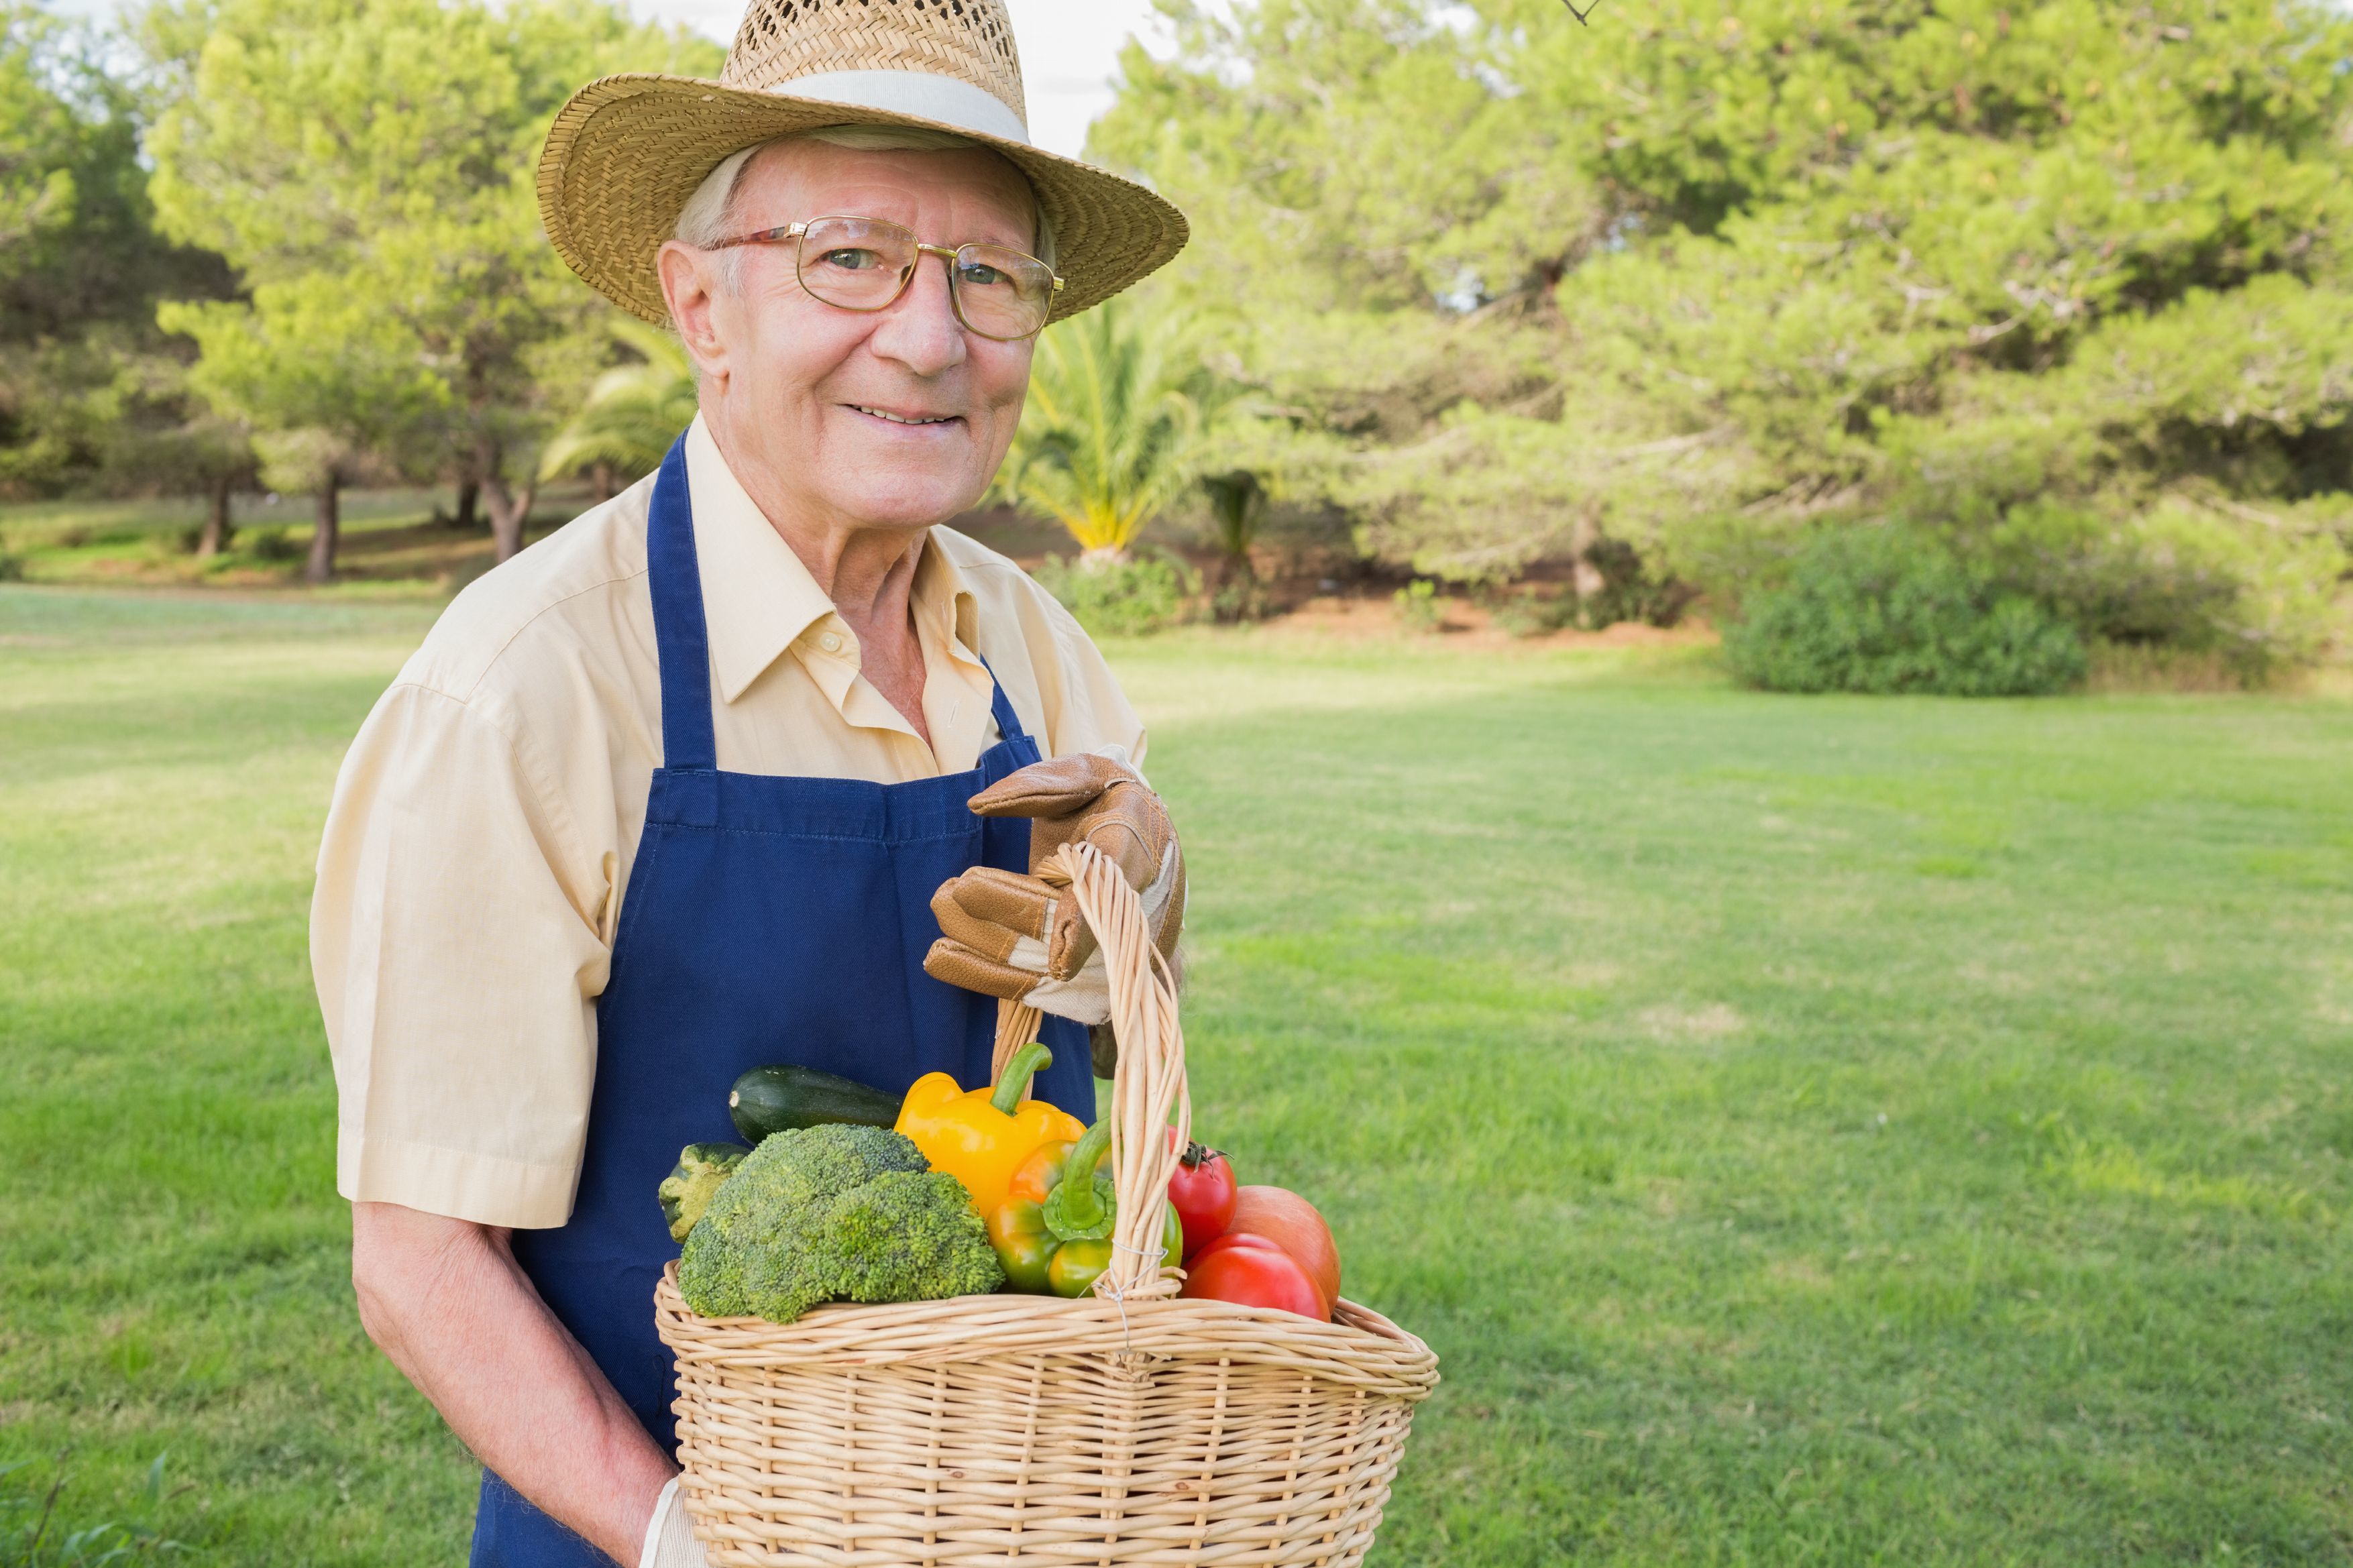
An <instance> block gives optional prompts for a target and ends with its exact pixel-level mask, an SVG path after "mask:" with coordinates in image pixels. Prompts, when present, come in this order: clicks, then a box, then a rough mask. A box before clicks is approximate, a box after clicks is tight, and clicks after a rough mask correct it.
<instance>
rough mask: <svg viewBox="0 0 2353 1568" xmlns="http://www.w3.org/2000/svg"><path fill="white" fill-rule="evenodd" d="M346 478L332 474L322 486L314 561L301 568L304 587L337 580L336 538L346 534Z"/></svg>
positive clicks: (313, 541)
mask: <svg viewBox="0 0 2353 1568" xmlns="http://www.w3.org/2000/svg"><path fill="white" fill-rule="evenodd" d="M342 487H343V477H342V476H341V475H339V474H329V475H328V476H327V477H326V479H323V480H322V481H321V482H320V485H319V525H318V527H317V528H315V529H313V530H312V531H311V558H310V559H309V560H308V561H306V562H304V563H303V564H302V581H304V582H305V583H332V582H333V581H334V580H335V542H336V537H335V536H336V535H337V534H338V533H340V532H341V531H342V530H343V495H342Z"/></svg>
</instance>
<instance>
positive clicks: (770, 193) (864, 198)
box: [734, 139, 1038, 248]
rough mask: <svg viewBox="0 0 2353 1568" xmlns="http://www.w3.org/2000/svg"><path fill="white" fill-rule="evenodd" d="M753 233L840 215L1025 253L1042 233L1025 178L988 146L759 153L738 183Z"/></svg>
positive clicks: (824, 145)
mask: <svg viewBox="0 0 2353 1568" xmlns="http://www.w3.org/2000/svg"><path fill="white" fill-rule="evenodd" d="M734 206H735V209H736V211H737V213H738V214H739V215H740V216H742V217H744V219H746V220H748V221H749V222H751V223H753V224H754V225H771V224H785V223H794V222H798V221H801V220H804V219H807V218H812V217H824V216H837V215H838V216H853V217H880V218H889V219H890V220H891V221H892V222H893V223H900V224H904V225H905V226H908V227H910V228H912V229H914V230H915V231H916V232H917V233H918V234H920V235H921V236H922V237H923V238H924V239H926V240H933V241H938V240H943V239H944V240H947V241H949V242H950V243H953V244H959V245H960V244H964V243H965V242H967V241H971V240H989V241H994V242H996V243H997V244H1000V245H1011V246H1018V247H1025V248H1026V247H1028V246H1029V243H1030V241H1031V239H1032V237H1034V236H1035V234H1036V232H1037V228H1038V198H1037V196H1036V195H1035V194H1034V193H1033V192H1032V191H1031V190H1030V187H1029V178H1028V177H1027V176H1026V175H1024V174H1022V173H1021V171H1020V170H1018V169H1017V168H1015V167H1014V166H1013V164H1012V163H1010V162H1008V160H1007V159H1005V158H1003V157H1001V156H999V155H998V154H997V153H994V152H991V151H990V150H989V149H987V148H986V147H962V148H955V149H947V150H940V151H928V150H927V151H912V150H910V151H898V150H893V151H890V152H868V151H864V150H861V149H858V148H851V147H837V146H835V145H833V144H831V143H830V142H815V141H808V140H806V139H795V140H791V141H785V142H774V143H772V144H770V145H769V146H766V147H763V148H762V149H760V151H759V152H758V153H754V155H753V158H752V160H751V162H750V163H747V164H745V165H744V173H743V175H742V176H741V178H740V179H739V180H738V182H737V184H736V199H735V203H734Z"/></svg>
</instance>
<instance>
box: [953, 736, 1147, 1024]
mask: <svg viewBox="0 0 2353 1568" xmlns="http://www.w3.org/2000/svg"><path fill="white" fill-rule="evenodd" d="M970 804H971V806H972V809H973V810H974V811H975V812H976V813H978V814H979V815H980V816H1026V817H1029V818H1030V819H1031V826H1030V829H1029V872H1030V874H1029V876H1026V877H1024V876H1018V875H1016V874H1015V873H1013V872H1011V871H1000V870H998V869H997V868H994V867H990V866H976V867H974V868H972V869H971V870H969V871H966V872H965V873H964V875H962V876H960V877H955V878H953V879H949V880H948V881H946V882H944V883H942V884H941V885H940V890H939V891H938V892H937V893H935V894H934V895H933V896H932V913H933V914H934V915H935V916H937V917H938V919H939V922H940V930H941V931H942V932H943V933H944V934H943V935H942V936H941V938H940V940H939V941H937V942H934V943H933V944H932V951H931V952H930V953H929V954H928V955H927V956H926V957H925V958H924V960H923V972H924V973H927V974H929V975H931V976H932V977H933V978H934V979H935V980H944V981H946V982H947V983H948V984H951V985H961V986H963V987H964V988H965V990H967V991H977V992H979V993H981V994H983V995H987V996H998V997H1003V998H1006V999H1007V1000H1009V1001H1016V1002H1027V1003H1029V1005H1031V1006H1033V1007H1035V1008H1037V1009H1038V1010H1039V1011H1040V1012H1043V1013H1051V1014H1054V1015H1055V1016H1058V1017H1063V1018H1070V1019H1073V1020H1075V1021H1077V1022H1078V1023H1082V1024H1086V1025H1090V1026H1092V1025H1100V1024H1107V1023H1109V1022H1110V1021H1111V990H1110V984H1109V982H1108V981H1107V980H1106V979H1105V977H1104V973H1103V954H1102V952H1100V951H1099V950H1098V949H1097V948H1096V945H1095V937H1094V932H1092V931H1089V930H1088V929H1087V926H1086V922H1085V921H1082V920H1081V919H1080V918H1079V910H1078V905H1077V904H1076V902H1075V901H1074V900H1072V899H1071V897H1070V885H1069V882H1068V881H1067V880H1066V879H1062V878H1060V877H1058V876H1056V875H1054V874H1053V873H1052V872H1051V871H1050V870H1048V869H1045V868H1046V863H1047V862H1048V861H1049V860H1050V859H1052V858H1053V856H1054V852H1055V851H1056V850H1058V849H1060V848H1061V847H1062V846H1063V845H1065V844H1069V843H1072V842H1079V843H1085V844H1092V846H1094V847H1096V848H1097V849H1099V850H1101V851H1102V852H1103V854H1104V855H1106V856H1108V857H1109V858H1111V860H1112V861H1113V864H1115V865H1116V866H1118V867H1119V868H1120V872H1121V874H1122V875H1124V877H1126V879H1127V884H1128V886H1129V887H1131V888H1134V889H1135V890H1136V892H1137V894H1138V895H1139V896H1140V897H1141V898H1142V900H1143V901H1144V920H1145V926H1146V927H1147V928H1148V929H1149V930H1151V931H1152V932H1153V941H1154V942H1155V945H1157V946H1158V947H1159V949H1160V953H1161V956H1162V957H1164V958H1166V959H1167V960H1168V961H1169V963H1171V964H1172V965H1173V964H1174V963H1176V936H1177V932H1178V931H1181V930H1182V929H1183V927H1184V924H1185V857H1184V853H1183V851H1182V850H1180V849H1179V848H1178V847H1177V844H1176V829H1175V828H1174V827H1173V826H1170V825H1169V821H1168V813H1167V810H1166V808H1165V807H1164V806H1162V805H1161V804H1160V797H1159V796H1158V795H1155V794H1153V793H1152V791H1151V789H1150V788H1149V786H1147V785H1146V784H1145V782H1144V781H1143V779H1141V778H1139V777H1138V776H1136V773H1134V770H1133V769H1131V768H1129V767H1127V766H1126V765H1125V764H1124V763H1119V762H1115V761H1113V759H1111V758H1109V757H1105V756H1099V755H1096V754H1094V753H1092V752H1088V753H1084V754H1082V755H1079V756H1075V757H1057V758H1055V759H1054V760H1053V761H1051V762H1047V763H1031V764H1030V765H1029V766H1028V767H1026V768H1023V769H1022V770H1021V771H1020V772H1018V773H1014V774H1012V775H1011V776H1010V777H1008V778H1005V779H1002V780H999V781H998V782H997V784H992V785H991V786H989V787H988V788H987V789H985V790H983V791H981V792H980V793H979V794H978V795H974V796H973V797H972V800H971V803H970Z"/></svg>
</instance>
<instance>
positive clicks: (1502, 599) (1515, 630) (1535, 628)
mask: <svg viewBox="0 0 2353 1568" xmlns="http://www.w3.org/2000/svg"><path fill="white" fill-rule="evenodd" d="M1581 607H1582V606H1581V605H1579V604H1578V602H1577V590H1576V589H1575V588H1573V587H1572V588H1569V589H1567V591H1565V592H1563V593H1559V594H1555V595H1552V596H1550V597H1549V598H1547V597H1546V596H1545V595H1544V594H1543V593H1541V592H1539V591H1531V592H1528V593H1522V594H1514V593H1502V594H1498V595H1495V597H1494V599H1493V602H1492V603H1491V604H1490V605H1488V607H1487V614H1488V616H1489V617H1490V618H1491V619H1492V620H1493V622H1494V623H1495V625H1496V626H1499V627H1501V628H1502V629H1503V630H1504V632H1506V633H1508V634H1509V635H1511V636H1513V637H1543V636H1544V635H1545V634H1546V633H1547V632H1556V631H1560V630H1562V629H1563V628H1565V627H1567V626H1575V625H1576V624H1577V614H1578V611H1579V610H1580V609H1581Z"/></svg>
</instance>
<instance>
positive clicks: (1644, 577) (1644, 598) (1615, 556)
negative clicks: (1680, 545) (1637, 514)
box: [1583, 534, 1699, 631]
mask: <svg viewBox="0 0 2353 1568" xmlns="http://www.w3.org/2000/svg"><path fill="white" fill-rule="evenodd" d="M1585 563H1586V564H1587V565H1588V566H1590V567H1592V568H1593V570H1594V572H1595V573H1596V574H1599V576H1600V578H1601V586H1600V587H1599V588H1598V589H1596V590H1595V591H1594V592H1593V593H1592V594H1591V595H1589V596H1588V598H1587V600H1586V602H1585V604H1584V606H1583V612H1584V615H1585V618H1586V622H1587V624H1588V625H1589V626H1592V627H1593V628H1594V629H1595V630H1597V631H1598V630H1599V629H1601V628H1602V627H1604V626H1616V625H1617V624H1618V623H1619V622H1620V621H1641V623H1642V624H1643V625H1645V626H1673V625H1675V624H1676V623H1678V622H1679V621H1681V620H1682V619H1683V612H1684V611H1685V610H1688V609H1690V608H1691V605H1692V601H1693V600H1694V599H1696V598H1698V597H1699V590H1698V589H1697V588H1696V587H1694V586H1693V585H1692V584H1689V583H1685V582H1683V581H1681V580H1680V579H1678V578H1676V577H1675V576H1674V575H1672V574H1670V573H1666V572H1662V571H1659V570H1657V569H1656V568H1655V566H1654V565H1653V563H1651V562H1649V561H1646V560H1644V559H1643V557H1642V552H1641V551H1639V550H1637V549H1635V548H1634V547H1633V546H1632V545H1631V544H1629V543H1627V542H1625V541H1624V540H1622V539H1611V538H1609V536H1608V535H1606V534H1605V535H1603V536H1601V537H1600V538H1598V539H1596V540H1595V541H1594V542H1592V543H1590V544H1588V545H1587V546H1586V547H1585Z"/></svg>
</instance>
